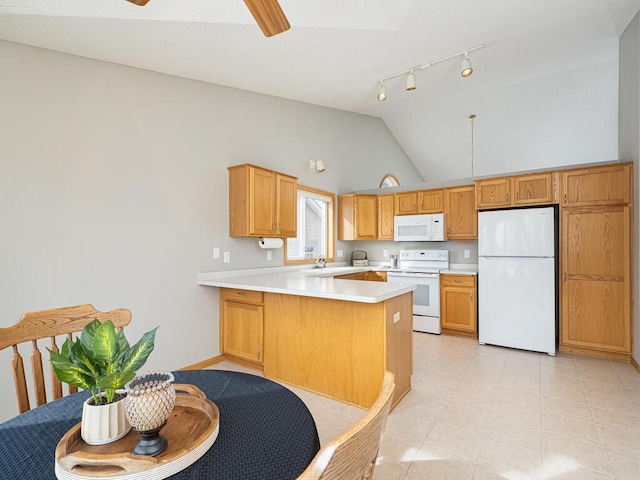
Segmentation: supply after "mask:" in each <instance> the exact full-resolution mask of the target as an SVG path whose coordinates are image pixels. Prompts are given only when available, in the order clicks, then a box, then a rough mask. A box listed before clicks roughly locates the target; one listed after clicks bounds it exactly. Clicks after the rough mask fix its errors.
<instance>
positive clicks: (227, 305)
mask: <svg viewBox="0 0 640 480" xmlns="http://www.w3.org/2000/svg"><path fill="white" fill-rule="evenodd" d="M263 295H264V294H263V293H262V292H254V291H248V290H237V289H228V288H223V289H221V291H220V319H221V321H220V325H221V335H220V343H221V350H222V352H223V353H224V354H226V355H231V356H234V357H238V358H241V359H244V360H248V361H251V362H254V363H258V364H262V359H263V331H264V305H263Z"/></svg>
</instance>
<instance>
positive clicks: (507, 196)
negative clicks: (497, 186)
mask: <svg viewBox="0 0 640 480" xmlns="http://www.w3.org/2000/svg"><path fill="white" fill-rule="evenodd" d="M506 200H507V202H508V201H509V192H507V195H506Z"/></svg>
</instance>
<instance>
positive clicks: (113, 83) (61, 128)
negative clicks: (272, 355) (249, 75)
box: [0, 42, 423, 420]
mask: <svg viewBox="0 0 640 480" xmlns="http://www.w3.org/2000/svg"><path fill="white" fill-rule="evenodd" d="M0 58H2V68H1V69H0V91H1V92H3V93H2V111H1V114H0V145H2V156H1V157H0V165H1V174H0V223H1V224H2V234H0V266H1V273H0V305H2V318H1V319H0V326H9V325H12V324H13V323H15V322H16V321H18V320H19V318H20V317H21V316H22V314H23V313H24V312H27V311H34V310H41V309H45V308H53V307H60V306H66V305H76V304H81V303H93V304H94V305H95V306H96V308H98V309H101V310H109V309H112V308H117V307H127V308H129V309H131V311H132V312H133V321H132V325H131V326H130V327H129V329H128V332H129V333H128V336H129V338H130V339H132V340H137V339H138V338H139V337H140V335H141V334H142V333H144V332H145V331H147V330H149V329H151V328H153V327H155V326H156V325H160V329H159V330H158V333H157V343H156V350H155V351H154V352H153V353H152V355H151V357H150V358H149V361H148V363H147V365H146V367H145V368H149V369H176V368H180V367H183V366H186V365H189V364H192V363H195V362H198V361H201V360H204V359H207V358H209V357H212V356H214V355H216V354H218V353H219V340H218V292H217V290H218V289H215V288H210V287H201V286H198V285H197V283H196V276H197V273H198V272H203V271H213V270H221V269H223V268H233V269H237V268H248V267H256V266H265V267H266V266H277V265H282V263H283V258H282V250H276V251H275V255H274V259H273V260H272V261H270V262H268V261H267V260H266V252H265V251H264V250H261V249H260V248H259V247H258V244H257V240H255V239H231V238H229V236H228V223H227V222H228V186H227V185H228V175H227V166H230V165H235V164H240V163H247V162H248V163H255V164H258V165H261V166H264V167H267V168H272V169H275V170H279V171H283V172H286V173H289V174H291V175H294V176H297V177H299V181H300V183H302V184H305V185H309V186H312V187H316V188H320V189H324V190H328V191H331V192H336V193H344V192H348V191H352V190H356V189H364V188H375V187H377V186H378V185H379V183H380V180H381V179H382V177H383V176H384V174H386V173H389V171H388V165H389V164H392V165H393V173H394V174H395V175H396V176H397V177H398V178H399V179H400V181H401V182H403V183H405V184H406V183H416V182H422V181H423V179H422V177H421V176H420V175H419V174H418V172H417V171H416V170H415V168H414V167H413V165H412V164H411V162H410V161H409V160H408V158H407V156H406V155H405V153H404V151H403V150H402V149H401V148H400V146H399V145H398V143H397V142H396V141H395V139H394V138H393V136H392V135H391V134H390V133H389V131H388V129H387V128H386V126H385V125H384V123H383V122H382V121H381V120H380V119H378V118H374V117H367V116H363V115H358V114H353V113H348V112H344V111H339V110H334V109H328V108H323V107H318V106H313V105H309V104H304V103H299V102H293V101H288V100H282V99H278V98H275V97H268V96H265V95H259V94H254V93H249V92H246V91H241V90H235V89H230V88H225V87H220V86H215V85H210V84H205V83H201V82H196V81H191V80H185V79H181V78H177V77H172V76H168V75H161V74H157V73H152V72H148V71H144V70H137V69H132V68H128V67H123V66H119V65H115V64H110V63H104V62H98V61H93V60H88V59H84V58H80V57H74V56H70V55H65V54H59V53H55V52H51V51H48V50H43V49H37V48H31V47H26V46H22V45H17V44H11V43H7V42H0ZM309 159H321V160H323V161H324V163H325V165H326V169H327V170H326V172H325V173H323V174H317V173H314V172H312V171H310V170H309V169H308V163H309ZM214 246H218V247H221V249H222V251H229V252H231V263H230V264H223V263H222V260H213V259H212V248H213V247H214ZM346 247H349V245H348V244H347V245H346V246H343V247H342V248H345V249H346ZM339 248H340V247H339ZM9 353H10V352H8V351H4V352H1V353H0V383H1V384H2V385H11V384H12V381H11V373H10V369H9V365H10V360H9V359H10V354H9ZM23 355H25V357H28V355H29V352H28V351H24V352H23ZM45 356H46V355H45ZM15 413H16V407H15V400H14V398H13V397H12V395H3V396H1V397H0V420H2V419H5V418H7V417H9V416H11V415H13V414H15Z"/></svg>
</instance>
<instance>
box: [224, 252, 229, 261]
mask: <svg viewBox="0 0 640 480" xmlns="http://www.w3.org/2000/svg"><path fill="white" fill-rule="evenodd" d="M229 262H231V252H224V263H229Z"/></svg>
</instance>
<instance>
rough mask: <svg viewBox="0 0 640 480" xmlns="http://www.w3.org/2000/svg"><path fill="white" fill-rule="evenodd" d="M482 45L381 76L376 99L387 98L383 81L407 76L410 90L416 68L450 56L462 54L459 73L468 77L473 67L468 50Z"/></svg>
mask: <svg viewBox="0 0 640 480" xmlns="http://www.w3.org/2000/svg"><path fill="white" fill-rule="evenodd" d="M483 47H484V44H481V45H477V46H475V47H473V48H469V49H468V50H463V51H462V52H459V53H456V54H453V55H449V56H448V57H445V58H441V59H439V60H434V61H432V62H429V63H425V64H423V65H418V66H416V67H413V68H410V69H409V70H405V71H403V72H400V73H395V74H393V75H389V76H388V77H384V78H381V79H380V80H378V97H377V98H378V100H380V101H381V102H384V101H385V100H386V99H387V86H386V85H385V83H384V82H386V81H387V80H391V79H392V78H396V77H401V76H404V75H406V76H407V91H412V90H415V89H416V75H415V72H416V71H418V70H424V69H425V68H429V67H432V66H433V65H435V64H436V63H441V62H445V61H447V60H451V59H452V58H457V57H460V56H462V57H463V59H462V62H461V63H460V74H461V75H462V76H463V77H465V78H466V77H468V76H470V75H471V74H472V73H473V67H472V66H471V60H469V52H473V51H475V50H479V49H481V48H483Z"/></svg>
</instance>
